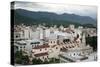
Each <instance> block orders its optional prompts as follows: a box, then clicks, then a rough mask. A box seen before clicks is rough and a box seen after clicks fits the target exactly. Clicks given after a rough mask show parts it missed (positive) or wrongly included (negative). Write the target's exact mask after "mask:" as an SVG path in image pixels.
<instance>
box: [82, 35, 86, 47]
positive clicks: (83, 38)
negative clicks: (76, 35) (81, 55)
mask: <svg viewBox="0 0 100 67" xmlns="http://www.w3.org/2000/svg"><path fill="white" fill-rule="evenodd" d="M82 45H83V46H85V45H86V39H85V33H83V35H82Z"/></svg>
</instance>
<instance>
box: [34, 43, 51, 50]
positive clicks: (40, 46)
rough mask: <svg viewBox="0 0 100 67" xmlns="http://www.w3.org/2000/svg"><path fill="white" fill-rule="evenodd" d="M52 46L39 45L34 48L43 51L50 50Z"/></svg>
mask: <svg viewBox="0 0 100 67" xmlns="http://www.w3.org/2000/svg"><path fill="white" fill-rule="evenodd" d="M49 47H50V46H49V45H47V44H46V45H39V46H36V47H34V48H33V49H41V48H49Z"/></svg>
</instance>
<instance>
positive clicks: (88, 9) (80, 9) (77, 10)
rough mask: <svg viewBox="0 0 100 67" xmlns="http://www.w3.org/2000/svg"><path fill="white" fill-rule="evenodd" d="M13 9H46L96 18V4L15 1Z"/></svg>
mask: <svg viewBox="0 0 100 67" xmlns="http://www.w3.org/2000/svg"><path fill="white" fill-rule="evenodd" d="M14 8H15V9H18V8H22V9H27V10H30V11H47V12H54V13H57V14H63V13H70V14H77V15H81V16H90V17H92V18H97V7H96V6H83V5H71V4H52V3H36V2H18V1H17V2H15V5H14Z"/></svg>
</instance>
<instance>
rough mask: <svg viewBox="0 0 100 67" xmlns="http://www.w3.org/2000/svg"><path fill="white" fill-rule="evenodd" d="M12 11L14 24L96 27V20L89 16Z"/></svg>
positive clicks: (23, 10)
mask: <svg viewBox="0 0 100 67" xmlns="http://www.w3.org/2000/svg"><path fill="white" fill-rule="evenodd" d="M12 11H14V16H15V17H14V20H15V24H20V23H24V24H40V23H46V24H48V25H51V24H58V25H68V24H76V25H89V26H96V22H97V20H96V19H93V18H91V17H89V16H80V15H76V14H68V13H63V14H56V13H52V12H41V11H37V12H35V11H28V10H25V9H16V10H12Z"/></svg>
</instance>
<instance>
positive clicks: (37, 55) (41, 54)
mask: <svg viewBox="0 0 100 67" xmlns="http://www.w3.org/2000/svg"><path fill="white" fill-rule="evenodd" d="M45 55H48V53H47V52H45V53H38V54H35V55H34V56H35V57H40V56H45Z"/></svg>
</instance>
